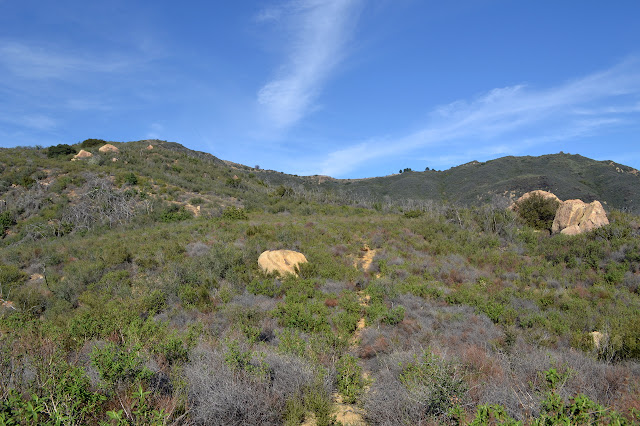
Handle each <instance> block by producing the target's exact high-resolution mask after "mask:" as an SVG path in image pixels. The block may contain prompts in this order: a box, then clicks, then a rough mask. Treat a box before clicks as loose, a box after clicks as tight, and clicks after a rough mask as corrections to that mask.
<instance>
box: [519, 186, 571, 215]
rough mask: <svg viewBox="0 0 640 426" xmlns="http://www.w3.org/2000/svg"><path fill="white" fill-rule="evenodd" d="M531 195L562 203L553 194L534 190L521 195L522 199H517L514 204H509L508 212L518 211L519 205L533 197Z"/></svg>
mask: <svg viewBox="0 0 640 426" xmlns="http://www.w3.org/2000/svg"><path fill="white" fill-rule="evenodd" d="M533 195H540V196H542V198H545V199H546V198H551V199H553V200H556V201H557V202H559V203H561V202H562V200H560V199H559V198H558V197H556V195H555V194H553V193H551V192H548V191H543V190H541V189H536V190H535V191H530V192H527V193H525V194H523V195H522V197H520V198H518V199H517V200H516V202H515V203H513V204H511V206H509V210H518V205H519V204H520V203H522V202H523V201H525V200H527V199H529V198H531V196H533Z"/></svg>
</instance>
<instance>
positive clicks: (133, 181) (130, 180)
mask: <svg viewBox="0 0 640 426" xmlns="http://www.w3.org/2000/svg"><path fill="white" fill-rule="evenodd" d="M124 183H126V184H129V185H137V184H138V177H137V176H136V174H135V173H133V172H131V173H128V174H126V175H125V176H124Z"/></svg>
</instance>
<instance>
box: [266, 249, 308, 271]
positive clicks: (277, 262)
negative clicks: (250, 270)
mask: <svg viewBox="0 0 640 426" xmlns="http://www.w3.org/2000/svg"><path fill="white" fill-rule="evenodd" d="M301 263H307V258H306V257H305V256H304V254H302V253H298V252H297V251H293V250H267V251H265V252H263V253H262V254H261V255H260V257H258V266H260V269H262V270H263V271H265V272H267V273H271V272H279V273H281V274H294V275H297V274H296V270H295V267H296V266H298V265H299V264H301Z"/></svg>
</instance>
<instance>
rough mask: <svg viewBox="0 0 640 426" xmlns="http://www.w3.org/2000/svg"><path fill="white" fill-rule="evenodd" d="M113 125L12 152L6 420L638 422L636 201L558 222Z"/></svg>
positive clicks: (2, 346) (0, 346)
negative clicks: (109, 136) (396, 197)
mask: <svg viewBox="0 0 640 426" xmlns="http://www.w3.org/2000/svg"><path fill="white" fill-rule="evenodd" d="M149 144H152V145H153V149H147V146H148V145H149ZM99 145H100V143H98V144H96V145H94V146H87V147H85V149H89V150H90V151H91V152H93V154H94V156H93V157H91V158H89V159H86V160H82V161H73V162H72V161H70V157H71V156H72V153H62V154H60V155H58V154H57V153H56V155H54V156H52V157H48V156H47V151H46V150H45V149H14V150H1V151H0V164H1V167H2V181H3V183H2V188H1V191H2V193H1V195H0V200H2V201H3V202H0V207H1V208H0V214H2V216H1V217H0V219H1V221H0V223H2V226H3V238H2V240H0V246H1V247H0V298H2V306H1V307H0V424H3V423H4V424H16V423H17V424H225V425H227V424H291V425H293V424H302V423H303V422H309V421H311V420H313V421H315V423H316V424H320V425H322V424H336V423H337V422H338V421H340V420H341V419H342V420H344V421H346V418H347V417H344V414H345V412H355V413H356V414H357V416H356V419H357V420H358V421H363V422H367V423H369V424H433V423H436V424H437V423H442V424H455V423H457V424H460V423H462V424H468V423H472V422H475V423H474V424H495V422H496V421H498V420H500V419H502V421H504V422H511V423H509V424H516V423H515V422H517V421H520V422H524V423H526V424H531V423H534V422H538V423H539V424H558V423H563V422H564V423H567V422H571V423H572V424H588V423H591V424H601V423H610V424H633V422H636V423H635V424H637V422H638V420H639V418H638V411H637V410H638V409H639V407H640V387H639V385H638V384H639V383H640V338H639V336H640V289H639V287H640V218H639V217H638V216H635V215H632V214H630V213H623V212H621V211H618V210H615V209H612V210H611V211H610V213H609V218H610V220H611V224H610V225H608V226H605V227H603V228H600V229H597V230H594V231H592V232H590V233H587V234H583V235H579V236H574V237H570V236H565V235H554V236H550V235H548V233H543V232H537V231H535V230H534V229H532V228H529V227H528V226H527V225H525V224H524V222H522V221H521V220H520V219H519V218H518V217H516V216H515V215H514V214H513V213H512V212H510V211H507V210H505V209H504V208H503V207H502V206H498V205H492V204H478V205H477V206H475V207H460V206H457V205H452V204H449V205H445V204H441V203H402V202H400V203H398V204H393V203H390V202H385V203H373V202H368V201H366V200H364V199H358V197H352V198H349V197H345V196H344V194H340V193H339V192H338V191H337V190H335V189H334V190H329V191H326V192H325V191H322V190H319V189H318V188H319V187H318V184H317V182H313V179H312V178H296V177H295V176H287V175H282V174H280V173H276V172H269V171H258V170H253V169H250V168H247V167H244V166H240V165H234V164H230V163H226V162H223V161H220V160H218V159H216V158H215V157H212V156H209V155H208V154H201V153H194V152H191V151H189V150H185V149H184V148H182V147H180V146H177V145H173V144H167V143H163V142H161V141H142V142H136V143H127V144H117V143H114V145H116V146H117V147H118V148H119V150H120V152H119V153H117V154H109V155H108V156H107V155H104V154H100V153H99V151H98V147H99ZM72 148H73V149H75V150H76V151H77V150H79V148H80V146H72ZM59 151H60V152H63V151H66V149H64V150H62V149H61V150H59ZM112 158H116V159H117V160H116V161H112ZM496 161H498V160H496ZM466 167H469V166H466ZM473 167H475V166H473ZM433 173H441V172H433ZM406 174H407V175H408V176H409V175H411V173H406ZM403 175H405V173H403ZM559 195H561V194H559ZM561 196H562V195H561ZM567 198H568V197H567ZM198 206H199V207H200V209H199V210H198V208H197V207H198ZM268 249H291V250H296V251H300V252H302V253H304V254H305V256H306V257H307V259H308V260H309V263H308V264H306V265H303V267H302V268H301V269H300V270H299V276H288V277H278V276H273V275H265V274H264V273H263V272H261V271H260V270H259V268H258V265H257V259H258V256H259V255H260V253H262V252H263V251H264V250H268ZM365 260H367V261H369V260H370V261H371V265H370V266H369V267H367V268H366V269H363V265H366V264H367V263H368V262H366V261H365ZM594 331H595V332H598V333H599V334H597V335H598V336H599V341H598V342H599V344H598V345H596V344H595V343H594V337H593V336H594V335H593V334H592V333H593V332H594ZM339 401H342V403H339ZM353 419H354V418H353V417H351V420H353ZM491 422H494V423H491ZM616 422H618V423H616Z"/></svg>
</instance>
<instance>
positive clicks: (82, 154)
mask: <svg viewBox="0 0 640 426" xmlns="http://www.w3.org/2000/svg"><path fill="white" fill-rule="evenodd" d="M89 157H93V154H92V153H90V152H89V151H85V150H84V149H81V150H80V152H79V153H77V154H76V155H74V156H73V158H72V159H71V161H76V160H82V159H84V158H89Z"/></svg>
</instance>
